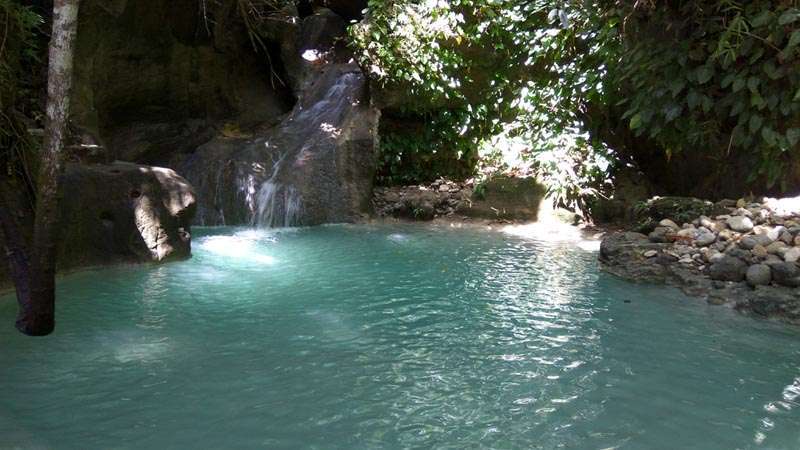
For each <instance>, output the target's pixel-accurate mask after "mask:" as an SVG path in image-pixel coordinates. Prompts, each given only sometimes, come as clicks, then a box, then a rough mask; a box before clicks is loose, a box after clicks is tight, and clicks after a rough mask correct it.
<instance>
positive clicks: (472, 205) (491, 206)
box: [458, 176, 547, 221]
mask: <svg viewBox="0 0 800 450" xmlns="http://www.w3.org/2000/svg"><path fill="white" fill-rule="evenodd" d="M546 195H547V188H545V187H544V186H543V185H542V184H541V183H539V181H538V180H536V178H532V177H530V178H518V177H509V176H496V177H494V178H492V179H490V180H488V181H487V182H486V183H484V184H483V185H480V186H478V187H476V189H475V192H474V193H473V195H472V198H471V199H470V201H468V202H463V203H462V204H461V205H460V206H459V209H458V213H459V214H463V215H465V216H470V217H478V218H484V219H508V220H526V221H535V220H536V219H537V218H538V217H539V209H540V207H541V205H542V201H543V200H544V198H545V196H546Z"/></svg>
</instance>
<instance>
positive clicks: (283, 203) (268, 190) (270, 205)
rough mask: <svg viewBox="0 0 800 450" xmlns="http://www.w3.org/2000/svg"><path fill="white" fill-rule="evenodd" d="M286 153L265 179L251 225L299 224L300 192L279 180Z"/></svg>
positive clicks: (288, 225)
mask: <svg viewBox="0 0 800 450" xmlns="http://www.w3.org/2000/svg"><path fill="white" fill-rule="evenodd" d="M285 158H286V154H283V155H282V156H281V157H280V158H279V159H278V160H277V161H276V162H275V164H273V166H272V174H270V177H269V179H267V181H265V182H264V183H263V184H262V185H261V188H259V190H258V194H257V195H256V198H255V209H254V214H253V220H252V221H251V225H257V226H260V227H268V228H276V227H291V226H294V225H297V224H298V223H299V219H300V213H301V212H302V202H301V200H300V194H299V192H297V189H296V188H295V187H294V186H291V185H287V184H282V183H279V182H278V181H277V179H278V174H279V172H280V169H281V166H282V165H283V161H284V159H285Z"/></svg>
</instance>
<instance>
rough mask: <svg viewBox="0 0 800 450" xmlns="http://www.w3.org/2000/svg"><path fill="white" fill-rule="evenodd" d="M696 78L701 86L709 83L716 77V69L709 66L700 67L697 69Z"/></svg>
mask: <svg viewBox="0 0 800 450" xmlns="http://www.w3.org/2000/svg"><path fill="white" fill-rule="evenodd" d="M695 76H696V77H697V82H698V83H700V84H706V83H708V80H710V79H711V77H713V76H714V69H712V68H711V67H709V66H700V67H698V68H697V71H696V72H695Z"/></svg>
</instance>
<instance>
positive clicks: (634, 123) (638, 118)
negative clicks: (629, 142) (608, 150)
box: [630, 113, 642, 130]
mask: <svg viewBox="0 0 800 450" xmlns="http://www.w3.org/2000/svg"><path fill="white" fill-rule="evenodd" d="M641 126H642V113H636V114H634V116H633V117H631V122H630V128H631V130H635V129H637V128H639V127H641Z"/></svg>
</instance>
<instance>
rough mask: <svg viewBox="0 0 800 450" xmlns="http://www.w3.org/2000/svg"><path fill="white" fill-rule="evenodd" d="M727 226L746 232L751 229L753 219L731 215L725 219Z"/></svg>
mask: <svg viewBox="0 0 800 450" xmlns="http://www.w3.org/2000/svg"><path fill="white" fill-rule="evenodd" d="M727 223H728V226H729V227H731V230H733V231H738V232H739V233H747V232H748V231H750V230H752V229H753V226H754V225H753V221H752V220H750V218H749V217H746V216H733V217H731V218H730V219H728V220H727Z"/></svg>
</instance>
